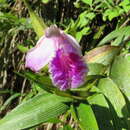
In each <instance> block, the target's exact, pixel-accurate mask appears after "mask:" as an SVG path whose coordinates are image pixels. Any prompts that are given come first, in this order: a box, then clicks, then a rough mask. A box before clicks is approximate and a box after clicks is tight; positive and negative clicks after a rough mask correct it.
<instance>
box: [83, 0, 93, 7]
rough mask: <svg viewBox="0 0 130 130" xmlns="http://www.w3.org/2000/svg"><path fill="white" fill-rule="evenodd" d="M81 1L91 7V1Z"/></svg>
mask: <svg viewBox="0 0 130 130" xmlns="http://www.w3.org/2000/svg"><path fill="white" fill-rule="evenodd" d="M81 1H82V2H84V3H85V4H88V5H90V6H92V2H93V0H81Z"/></svg>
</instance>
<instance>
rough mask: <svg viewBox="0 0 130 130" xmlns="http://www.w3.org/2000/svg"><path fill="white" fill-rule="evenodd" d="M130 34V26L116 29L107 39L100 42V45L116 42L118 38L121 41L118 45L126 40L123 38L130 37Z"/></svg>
mask: <svg viewBox="0 0 130 130" xmlns="http://www.w3.org/2000/svg"><path fill="white" fill-rule="evenodd" d="M129 34H130V26H126V27H123V28H119V29H116V30H114V31H112V32H111V33H109V34H108V35H107V36H106V37H104V38H103V39H102V40H101V41H100V42H99V44H98V45H104V44H105V43H108V42H110V41H111V40H114V39H116V38H119V39H120V41H118V43H120V42H121V41H122V40H125V39H122V38H125V37H126V36H129ZM120 37H121V38H120ZM114 45H119V44H114Z"/></svg>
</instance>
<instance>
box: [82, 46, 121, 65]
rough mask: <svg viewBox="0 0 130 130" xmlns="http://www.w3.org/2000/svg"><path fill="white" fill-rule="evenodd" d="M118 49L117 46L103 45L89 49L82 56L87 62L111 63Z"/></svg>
mask: <svg viewBox="0 0 130 130" xmlns="http://www.w3.org/2000/svg"><path fill="white" fill-rule="evenodd" d="M119 50H120V48H119V47H115V46H109V45H104V46H102V47H97V48H95V49H93V50H91V51H89V52H88V53H87V54H86V55H85V56H84V59H85V60H86V62H87V63H100V64H103V65H108V64H110V63H111V61H112V60H113V58H114V57H115V55H117V53H118V52H119Z"/></svg>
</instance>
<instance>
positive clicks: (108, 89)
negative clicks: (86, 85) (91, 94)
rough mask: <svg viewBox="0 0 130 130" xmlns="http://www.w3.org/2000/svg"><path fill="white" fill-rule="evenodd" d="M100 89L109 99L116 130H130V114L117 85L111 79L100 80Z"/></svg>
mask: <svg viewBox="0 0 130 130" xmlns="http://www.w3.org/2000/svg"><path fill="white" fill-rule="evenodd" d="M98 87H99V89H100V90H101V91H102V93H103V94H104V95H105V97H106V99H107V102H108V104H109V107H110V111H111V113H112V116H113V123H114V126H115V127H116V128H115V129H116V130H119V129H123V128H124V129H130V126H129V125H130V121H128V117H129V115H130V114H129V112H128V108H127V105H126V101H125V98H124V96H123V95H122V93H121V91H120V90H119V88H118V87H117V85H116V84H115V83H114V82H113V81H112V80H111V79H110V78H104V79H101V80H100V82H99V84H98Z"/></svg>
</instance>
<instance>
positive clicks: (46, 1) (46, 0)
mask: <svg viewBox="0 0 130 130" xmlns="http://www.w3.org/2000/svg"><path fill="white" fill-rule="evenodd" d="M41 1H42V2H43V3H44V4H47V3H49V2H50V1H51V0H41Z"/></svg>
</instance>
